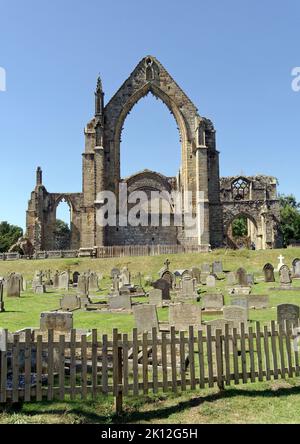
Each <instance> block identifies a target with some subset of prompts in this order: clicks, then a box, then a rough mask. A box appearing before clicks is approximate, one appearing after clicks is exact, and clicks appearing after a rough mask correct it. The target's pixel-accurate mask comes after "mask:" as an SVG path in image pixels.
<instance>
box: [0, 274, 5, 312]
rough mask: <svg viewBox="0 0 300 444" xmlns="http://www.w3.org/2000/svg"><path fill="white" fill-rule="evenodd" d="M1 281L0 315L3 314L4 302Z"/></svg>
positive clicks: (1, 283) (0, 283)
mask: <svg viewBox="0 0 300 444" xmlns="http://www.w3.org/2000/svg"><path fill="white" fill-rule="evenodd" d="M3 287H4V286H3V281H2V280H0V313H3V312H4V311H5V310H4V300H3Z"/></svg>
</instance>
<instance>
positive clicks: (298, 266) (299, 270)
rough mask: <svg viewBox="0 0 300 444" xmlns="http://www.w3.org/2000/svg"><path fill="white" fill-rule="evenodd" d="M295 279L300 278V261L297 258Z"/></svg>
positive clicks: (294, 267)
mask: <svg viewBox="0 0 300 444" xmlns="http://www.w3.org/2000/svg"><path fill="white" fill-rule="evenodd" d="M292 265H293V277H294V278H295V279H299V278H300V259H298V258H296V259H294V260H293V263H292Z"/></svg>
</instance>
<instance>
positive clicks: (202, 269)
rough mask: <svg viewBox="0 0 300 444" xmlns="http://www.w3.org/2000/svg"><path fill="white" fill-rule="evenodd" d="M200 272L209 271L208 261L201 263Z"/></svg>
mask: <svg viewBox="0 0 300 444" xmlns="http://www.w3.org/2000/svg"><path fill="white" fill-rule="evenodd" d="M201 272H202V273H210V264H208V263H203V264H201Z"/></svg>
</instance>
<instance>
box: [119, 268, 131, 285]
mask: <svg viewBox="0 0 300 444" xmlns="http://www.w3.org/2000/svg"><path fill="white" fill-rule="evenodd" d="M120 282H121V285H129V284H130V273H129V270H128V268H127V267H123V268H122V271H121V274H120Z"/></svg>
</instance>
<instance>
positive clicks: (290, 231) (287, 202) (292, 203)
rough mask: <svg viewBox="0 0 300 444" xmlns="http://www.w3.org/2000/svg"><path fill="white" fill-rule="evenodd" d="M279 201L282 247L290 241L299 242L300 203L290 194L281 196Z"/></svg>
mask: <svg viewBox="0 0 300 444" xmlns="http://www.w3.org/2000/svg"><path fill="white" fill-rule="evenodd" d="M279 200H280V207H281V208H280V218H281V231H282V235H283V242H284V245H285V246H287V245H289V243H290V241H291V240H292V239H293V240H300V203H299V202H297V200H296V198H295V196H293V195H292V194H290V195H287V196H286V195H284V194H282V195H280V196H279Z"/></svg>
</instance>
